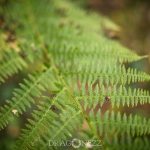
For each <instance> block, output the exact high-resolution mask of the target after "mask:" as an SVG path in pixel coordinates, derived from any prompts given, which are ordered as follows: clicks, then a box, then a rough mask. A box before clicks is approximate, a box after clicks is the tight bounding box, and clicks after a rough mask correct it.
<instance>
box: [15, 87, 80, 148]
mask: <svg viewBox="0 0 150 150" xmlns="http://www.w3.org/2000/svg"><path fill="white" fill-rule="evenodd" d="M65 93H66V90H65V89H62V91H60V92H59V93H57V95H56V97H54V98H53V99H51V100H50V99H49V98H48V99H47V101H45V100H44V101H43V104H41V105H39V106H38V107H39V110H37V111H34V113H33V120H31V119H30V120H29V124H27V129H25V130H23V133H22V136H21V139H20V140H19V141H18V146H17V147H18V148H19V149H20V148H21V149H29V148H30V147H32V144H33V143H34V144H35V142H36V140H37V139H35V137H36V138H40V139H41V140H40V142H41V143H42V141H44V139H45V140H47V139H49V140H61V139H66V138H67V137H70V136H71V135H72V131H73V130H74V129H76V128H77V126H79V124H80V125H81V119H80V114H81V111H80V110H76V109H75V108H74V106H73V105H71V101H70V99H69V97H68V96H67V95H66V94H65ZM62 95H64V96H63V97H62ZM64 102H65V103H64ZM53 107H56V110H53ZM38 142H39V141H38ZM46 142H47V144H45V145H43V146H44V147H46V146H48V143H49V141H46ZM40 148H42V146H41V145H40Z"/></svg>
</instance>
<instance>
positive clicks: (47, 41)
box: [0, 0, 150, 150]
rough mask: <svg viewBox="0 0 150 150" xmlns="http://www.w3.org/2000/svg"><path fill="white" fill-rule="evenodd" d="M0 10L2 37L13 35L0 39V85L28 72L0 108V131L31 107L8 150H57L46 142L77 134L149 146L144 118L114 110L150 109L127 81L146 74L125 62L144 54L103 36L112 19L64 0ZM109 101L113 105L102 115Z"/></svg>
mask: <svg viewBox="0 0 150 150" xmlns="http://www.w3.org/2000/svg"><path fill="white" fill-rule="evenodd" d="M20 8H21V11H20ZM1 10H2V12H3V13H4V17H5V18H6V19H7V20H8V21H4V26H3V27H2V29H1V33H3V34H4V35H5V34H6V36H10V35H7V34H8V33H7V32H10V31H9V30H15V35H11V36H16V39H15V40H16V41H11V40H10V41H8V38H10V37H7V40H4V39H3V38H1V39H0V40H1V43H3V46H2V47H1V54H0V62H1V64H0V83H2V82H5V80H6V79H7V78H8V77H10V76H12V75H14V74H16V73H18V72H19V71H20V72H24V74H30V75H28V78H27V79H24V81H23V82H22V83H20V86H19V87H18V88H17V89H15V90H14V92H13V97H12V99H10V100H8V101H7V102H6V104H5V105H4V106H1V107H0V129H3V128H4V127H6V126H7V125H8V124H9V123H11V122H12V121H13V119H14V118H16V117H18V118H19V117H21V115H22V114H23V113H25V112H26V111H28V108H31V110H32V112H31V118H29V119H28V123H27V124H26V126H25V128H24V129H22V133H21V135H20V137H19V139H18V140H17V141H16V144H15V146H14V149H22V150H25V149H43V150H46V149H60V148H61V147H57V146H56V145H55V146H54V145H53V146H51V147H50V146H49V141H56V142H57V143H59V142H60V141H62V140H64V141H65V140H70V139H73V138H75V139H76V137H77V138H79V139H83V140H84V139H88V140H92V139H97V140H98V141H101V143H100V145H101V146H102V147H103V148H105V149H129V150H130V149H138V148H139V149H142V147H143V146H144V145H146V146H145V147H144V148H145V149H148V148H149V142H148V137H147V136H148V135H149V134H150V120H149V118H145V117H143V116H138V115H133V114H132V115H128V114H122V113H121V112H118V111H117V110H116V109H117V108H120V107H124V106H132V107H135V106H137V105H139V104H140V105H142V104H149V103H150V94H149V91H147V90H146V89H141V88H140V87H138V88H133V86H132V84H133V83H138V82H149V81H150V75H149V74H147V73H145V72H142V71H140V70H138V69H136V68H131V67H127V66H126V65H125V63H130V62H134V61H137V60H140V59H142V57H141V56H138V55H136V54H134V53H133V52H131V51H130V50H128V49H127V48H124V47H123V46H122V45H120V44H119V43H117V42H116V41H112V40H111V39H107V38H106V37H105V36H104V34H103V24H104V23H105V24H107V23H108V24H109V23H110V21H107V19H106V18H105V17H103V16H98V15H96V14H93V13H91V14H88V15H87V13H86V12H85V11H83V10H82V9H81V8H79V7H78V6H76V5H74V4H72V3H71V2H69V1H67V0H43V1H40V0H28V1H25V0H23V1H22V2H19V1H13V2H9V5H8V6H6V7H5V8H3V9H1ZM12 20H13V21H12ZM5 26H8V27H7V28H8V29H9V30H8V29H7V28H5ZM7 30H8V31H7ZM9 34H10V33H9ZM11 34H14V33H11ZM12 44H14V45H15V46H14V45H13V46H12ZM5 48H6V50H5ZM108 103H110V104H111V106H112V108H111V109H110V110H109V111H105V110H103V106H104V105H105V104H108ZM35 106H36V107H35ZM131 109H132V108H131ZM142 137H144V139H142ZM119 139H121V141H120V140H119ZM131 143H133V144H131ZM88 144H89V143H88ZM137 144H139V146H137ZM100 145H99V146H100ZM82 146H84V147H81V148H85V146H86V145H82ZM90 146H92V147H93V149H94V148H95V149H96V147H94V145H92V143H91V145H90ZM98 148H99V147H98ZM12 149H13V148H12Z"/></svg>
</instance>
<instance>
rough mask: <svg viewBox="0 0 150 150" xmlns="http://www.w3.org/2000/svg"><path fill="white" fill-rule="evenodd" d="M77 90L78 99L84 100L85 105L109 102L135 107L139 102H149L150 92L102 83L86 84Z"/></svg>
mask: <svg viewBox="0 0 150 150" xmlns="http://www.w3.org/2000/svg"><path fill="white" fill-rule="evenodd" d="M77 90H78V91H77ZM77 90H76V92H75V94H76V99H77V100H79V101H81V102H84V105H85V107H87V106H88V107H96V105H98V104H100V105H103V103H105V102H108V100H107V99H106V97H109V102H110V103H111V105H112V107H116V106H117V107H120V106H125V105H127V106H128V107H129V106H132V107H135V106H137V105H138V104H141V105H143V104H146V103H147V104H149V103H150V93H149V91H146V90H144V89H136V88H135V89H134V88H130V87H128V88H127V87H125V86H120V87H118V86H115V85H114V86H104V85H101V84H96V85H93V84H84V85H82V87H81V88H79V87H78V89H77Z"/></svg>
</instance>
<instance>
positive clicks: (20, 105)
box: [0, 68, 59, 129]
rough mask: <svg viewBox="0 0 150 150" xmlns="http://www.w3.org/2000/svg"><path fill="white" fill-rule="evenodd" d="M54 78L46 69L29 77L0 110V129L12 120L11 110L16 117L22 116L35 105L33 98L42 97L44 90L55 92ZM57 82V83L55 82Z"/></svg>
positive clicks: (56, 88) (49, 70)
mask: <svg viewBox="0 0 150 150" xmlns="http://www.w3.org/2000/svg"><path fill="white" fill-rule="evenodd" d="M56 78H57V77H56V76H54V73H52V68H49V69H47V70H46V71H45V72H44V73H42V74H39V75H36V76H33V75H29V79H28V80H26V79H25V80H24V83H23V84H20V88H18V89H16V90H15V92H14V96H13V98H12V100H11V101H7V104H6V105H4V107H1V109H0V129H2V128H4V127H5V126H6V125H7V124H8V122H9V121H11V119H12V118H14V117H15V114H13V110H16V111H17V116H18V115H20V114H22V113H23V112H24V111H25V110H26V109H27V108H29V107H31V104H33V103H35V98H38V97H40V96H41V95H42V92H44V91H45V90H46V89H48V90H49V91H57V90H59V88H58V87H57V86H56V85H55V84H54V82H55V80H56ZM57 82H59V81H58V80H57Z"/></svg>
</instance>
